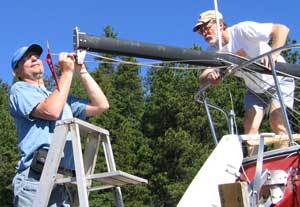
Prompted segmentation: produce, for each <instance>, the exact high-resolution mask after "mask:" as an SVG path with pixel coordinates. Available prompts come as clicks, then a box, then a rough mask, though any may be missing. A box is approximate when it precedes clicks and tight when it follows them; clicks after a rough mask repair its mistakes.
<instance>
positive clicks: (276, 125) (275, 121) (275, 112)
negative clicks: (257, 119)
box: [270, 103, 289, 149]
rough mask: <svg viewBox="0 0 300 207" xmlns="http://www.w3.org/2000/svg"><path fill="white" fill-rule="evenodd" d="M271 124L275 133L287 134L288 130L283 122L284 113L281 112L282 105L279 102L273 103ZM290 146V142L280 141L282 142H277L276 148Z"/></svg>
mask: <svg viewBox="0 0 300 207" xmlns="http://www.w3.org/2000/svg"><path fill="white" fill-rule="evenodd" d="M270 126H271V128H272V130H273V132H274V133H275V134H279V135H281V134H287V130H286V128H285V126H284V122H283V115H282V112H281V107H280V105H279V104H274V103H272V104H271V108H270ZM288 146H289V142H288V141H285V142H280V143H275V144H274V148H275V149H280V148H285V147H288Z"/></svg>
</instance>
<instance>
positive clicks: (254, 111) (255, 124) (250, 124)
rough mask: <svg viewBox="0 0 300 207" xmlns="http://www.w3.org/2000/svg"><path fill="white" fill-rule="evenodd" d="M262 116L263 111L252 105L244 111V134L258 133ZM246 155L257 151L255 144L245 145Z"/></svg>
mask: <svg viewBox="0 0 300 207" xmlns="http://www.w3.org/2000/svg"><path fill="white" fill-rule="evenodd" d="M263 117H264V111H263V109H260V108H255V107H252V108H250V109H248V110H247V111H246V113H245V118H244V133H245V134H258V132H259V127H260V124H261V121H262V119H263ZM247 151H248V155H249V156H251V155H255V154H257V152H258V147H257V146H248V147H247Z"/></svg>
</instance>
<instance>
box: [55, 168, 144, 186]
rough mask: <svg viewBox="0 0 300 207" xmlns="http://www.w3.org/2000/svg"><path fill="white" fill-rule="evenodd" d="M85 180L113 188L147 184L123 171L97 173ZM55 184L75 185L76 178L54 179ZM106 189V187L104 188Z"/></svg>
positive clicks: (142, 179)
mask: <svg viewBox="0 0 300 207" xmlns="http://www.w3.org/2000/svg"><path fill="white" fill-rule="evenodd" d="M86 179H87V180H97V181H100V182H102V183H103V184H106V185H109V186H112V187H115V186H122V185H137V184H147V183H148V180H146V179H144V178H140V177H138V176H135V175H131V174H129V173H126V172H123V171H120V170H118V171H112V172H105V173H97V174H93V175H87V176H86ZM55 183H57V184H62V183H73V184H76V177H67V178H56V180H55ZM105 188H106V187H105Z"/></svg>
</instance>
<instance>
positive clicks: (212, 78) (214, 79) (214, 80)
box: [207, 70, 222, 85]
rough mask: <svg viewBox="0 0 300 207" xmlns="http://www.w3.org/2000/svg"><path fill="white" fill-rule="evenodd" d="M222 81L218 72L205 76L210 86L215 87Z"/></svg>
mask: <svg viewBox="0 0 300 207" xmlns="http://www.w3.org/2000/svg"><path fill="white" fill-rule="evenodd" d="M221 80H222V76H221V75H220V73H219V72H218V71H215V70H213V71H211V72H209V73H208V74H207V81H208V82H209V83H210V84H212V85H217V84H219V82H220V81H221Z"/></svg>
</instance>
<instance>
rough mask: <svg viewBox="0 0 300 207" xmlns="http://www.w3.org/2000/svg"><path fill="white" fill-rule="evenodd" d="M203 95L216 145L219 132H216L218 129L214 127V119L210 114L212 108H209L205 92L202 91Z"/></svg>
mask: <svg viewBox="0 0 300 207" xmlns="http://www.w3.org/2000/svg"><path fill="white" fill-rule="evenodd" d="M201 95H202V99H203V104H204V107H205V110H206V113H207V117H208V121H209V126H210V130H211V133H212V136H213V138H214V142H215V145H216V146H217V144H218V139H217V134H216V130H215V127H214V123H213V120H212V116H211V114H210V110H209V107H208V103H207V99H206V96H205V92H202V93H201Z"/></svg>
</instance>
